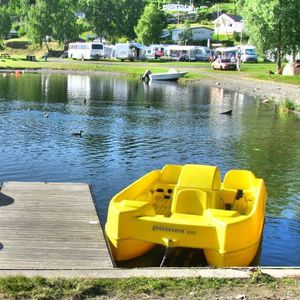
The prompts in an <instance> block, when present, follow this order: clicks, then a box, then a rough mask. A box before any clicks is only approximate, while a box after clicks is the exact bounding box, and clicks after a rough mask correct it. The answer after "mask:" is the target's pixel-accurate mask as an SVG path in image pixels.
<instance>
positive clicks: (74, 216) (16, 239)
mask: <svg viewBox="0 0 300 300" xmlns="http://www.w3.org/2000/svg"><path fill="white" fill-rule="evenodd" d="M107 268H113V264H112V261H111V258H110V255H109V252H108V249H107V245H106V241H105V238H104V235H103V232H102V229H101V226H100V222H99V219H98V216H97V213H96V209H95V206H94V203H93V198H92V195H91V191H90V187H89V185H87V184H81V183H40V182H26V183H24V182H7V183H5V184H4V186H3V188H2V190H1V193H0V269H2V270H4V269H16V270H18V269H19V270H21V269H23V270H24V269H41V270H48V269H49V270H53V269H57V270H64V269H73V270H80V269H82V270H88V269H93V270H95V269H107Z"/></svg>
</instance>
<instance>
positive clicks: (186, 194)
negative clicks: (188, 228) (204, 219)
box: [173, 189, 207, 215]
mask: <svg viewBox="0 0 300 300" xmlns="http://www.w3.org/2000/svg"><path fill="white" fill-rule="evenodd" d="M206 200H207V195H206V193H205V192H203V191H199V190H195V189H182V190H180V191H179V192H178V194H177V197H176V199H174V202H175V203H174V210H173V213H179V214H190V215H203V212H204V211H205V209H206Z"/></svg>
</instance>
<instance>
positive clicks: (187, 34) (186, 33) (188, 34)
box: [179, 20, 193, 45]
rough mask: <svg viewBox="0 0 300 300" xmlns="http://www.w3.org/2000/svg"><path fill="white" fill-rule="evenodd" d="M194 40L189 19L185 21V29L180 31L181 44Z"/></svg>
mask: <svg viewBox="0 0 300 300" xmlns="http://www.w3.org/2000/svg"><path fill="white" fill-rule="evenodd" d="M192 40H193V33H192V29H191V25H190V24H189V22H188V20H186V21H185V23H184V29H183V30H182V32H180V33H179V44H180V45H186V44H187V43H188V42H190V41H192Z"/></svg>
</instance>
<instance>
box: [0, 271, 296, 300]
mask: <svg viewBox="0 0 300 300" xmlns="http://www.w3.org/2000/svg"><path fill="white" fill-rule="evenodd" d="M299 283H300V281H299V278H298V279H297V278H284V279H274V278H272V277H270V276H266V275H263V274H261V273H255V274H254V275H253V276H252V277H251V278H250V279H207V278H189V279H168V278H166V279H153V278H143V277H140V278H130V279H81V278H77V279H61V278H55V279H45V278H42V277H33V278H27V277H22V276H17V277H5V278H0V296H1V298H2V299H91V298H93V299H94V298H97V299H99V298H100V299H111V298H113V299H146V298H147V299H149V298H150V299H203V298H204V299H208V298H210V299H258V298H259V299H266V298H267V299H296V298H297V296H298V295H299V293H300V288H299V286H300V285H299ZM241 295H244V298H238V297H239V296H240V297H241ZM287 296H288V297H287ZM223 297H224V298H223ZM225 297H226V298H225Z"/></svg>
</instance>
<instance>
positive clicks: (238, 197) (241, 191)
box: [235, 190, 244, 200]
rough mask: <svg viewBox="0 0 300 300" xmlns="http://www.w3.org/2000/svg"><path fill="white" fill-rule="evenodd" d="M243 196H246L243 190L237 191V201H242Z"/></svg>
mask: <svg viewBox="0 0 300 300" xmlns="http://www.w3.org/2000/svg"><path fill="white" fill-rule="evenodd" d="M243 195H244V192H243V190H237V193H236V196H235V199H236V200H239V199H241V198H242V197H243Z"/></svg>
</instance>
